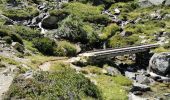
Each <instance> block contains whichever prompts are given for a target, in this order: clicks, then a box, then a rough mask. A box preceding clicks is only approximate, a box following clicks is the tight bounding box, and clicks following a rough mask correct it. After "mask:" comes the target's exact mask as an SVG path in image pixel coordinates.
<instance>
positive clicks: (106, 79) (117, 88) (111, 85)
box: [92, 75, 132, 100]
mask: <svg viewBox="0 0 170 100" xmlns="http://www.w3.org/2000/svg"><path fill="white" fill-rule="evenodd" d="M92 79H94V80H96V81H97V86H98V87H99V89H100V90H101V91H102V95H103V99H104V100H128V97H127V95H128V91H127V90H125V88H124V86H128V87H129V86H131V84H132V83H131V81H130V80H128V79H127V78H125V77H124V76H116V77H112V76H107V75H98V76H96V77H93V78H92Z"/></svg>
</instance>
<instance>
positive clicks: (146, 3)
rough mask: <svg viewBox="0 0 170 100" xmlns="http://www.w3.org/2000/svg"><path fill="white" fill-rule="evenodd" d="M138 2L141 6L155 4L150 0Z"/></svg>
mask: <svg viewBox="0 0 170 100" xmlns="http://www.w3.org/2000/svg"><path fill="white" fill-rule="evenodd" d="M138 4H139V6H141V7H150V6H153V4H152V3H151V2H150V1H149V0H139V2H138Z"/></svg>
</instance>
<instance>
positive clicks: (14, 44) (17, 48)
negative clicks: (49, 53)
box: [11, 42, 24, 52]
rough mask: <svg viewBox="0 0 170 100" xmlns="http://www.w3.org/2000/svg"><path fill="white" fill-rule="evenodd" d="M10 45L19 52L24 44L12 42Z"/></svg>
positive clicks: (22, 49) (22, 50)
mask: <svg viewBox="0 0 170 100" xmlns="http://www.w3.org/2000/svg"><path fill="white" fill-rule="evenodd" d="M11 45H12V47H13V48H14V49H16V50H18V51H19V52H24V46H23V45H22V44H20V43H18V42H12V44H11Z"/></svg>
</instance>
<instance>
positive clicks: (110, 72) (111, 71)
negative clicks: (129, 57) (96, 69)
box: [105, 67, 121, 76]
mask: <svg viewBox="0 0 170 100" xmlns="http://www.w3.org/2000/svg"><path fill="white" fill-rule="evenodd" d="M105 70H106V71H107V74H108V75H111V76H114V75H118V74H121V73H120V71H119V70H118V69H116V68H114V67H106V68H105Z"/></svg>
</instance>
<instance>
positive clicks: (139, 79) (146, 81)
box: [136, 75, 153, 84]
mask: <svg viewBox="0 0 170 100" xmlns="http://www.w3.org/2000/svg"><path fill="white" fill-rule="evenodd" d="M136 81H137V82H138V83H140V84H150V83H152V82H153V79H151V78H149V77H146V76H144V75H137V76H136Z"/></svg>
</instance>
